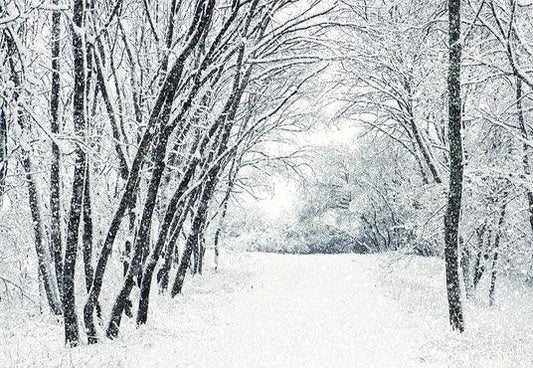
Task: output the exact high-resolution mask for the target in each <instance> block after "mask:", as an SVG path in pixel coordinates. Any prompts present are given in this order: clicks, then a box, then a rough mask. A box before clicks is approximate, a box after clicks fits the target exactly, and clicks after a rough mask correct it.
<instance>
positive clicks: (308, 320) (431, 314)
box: [0, 253, 533, 368]
mask: <svg viewBox="0 0 533 368" xmlns="http://www.w3.org/2000/svg"><path fill="white" fill-rule="evenodd" d="M226 259H227V260H228V259H229V260H230V262H226V264H225V267H224V268H223V269H222V270H221V271H220V272H219V274H214V273H213V272H212V271H209V272H207V274H206V275H204V276H201V277H197V278H196V279H194V280H192V281H191V280H187V281H188V283H186V285H187V287H186V289H185V290H184V295H183V296H180V297H178V298H177V300H168V299H166V298H160V297H158V296H155V297H154V299H153V304H152V311H151V314H150V317H149V322H148V325H147V326H146V327H144V328H143V329H142V330H141V331H135V329H134V326H133V323H132V321H128V323H127V325H126V326H125V328H124V329H123V335H121V336H120V338H119V340H117V341H114V342H105V343H103V344H99V345H97V346H90V347H88V346H83V347H81V348H79V349H74V350H70V351H69V350H65V349H64V348H63V346H62V328H61V326H58V325H56V324H53V323H52V322H50V321H46V320H42V319H41V320H36V319H37V318H38V317H33V318H28V317H26V320H25V322H24V323H23V327H22V328H20V329H19V330H11V331H9V332H8V330H6V329H3V330H1V331H0V339H1V340H2V342H3V343H2V347H1V348H0V362H1V363H0V366H4V365H5V364H6V362H8V363H7V366H13V367H58V366H61V367H70V366H72V367H362V368H367V367H530V366H532V362H533V338H532V334H531V332H530V331H531V329H532V328H531V326H532V322H533V320H532V319H533V318H532V317H531V315H532V313H531V309H532V308H533V295H532V293H531V291H529V290H526V289H525V288H524V289H518V288H517V287H513V288H510V290H511V291H512V292H511V294H508V293H505V292H503V289H502V290H500V293H499V295H498V297H499V298H500V299H499V300H500V301H501V302H500V303H499V304H498V305H497V306H496V307H494V308H492V309H490V308H488V307H486V306H484V303H483V301H478V302H475V303H474V304H468V305H467V311H466V316H467V321H466V322H467V332H466V333H465V334H463V335H457V334H455V333H452V332H450V331H449V330H448V327H447V312H446V309H445V306H446V304H445V299H444V297H445V296H444V292H443V291H444V281H443V280H444V274H443V266H442V262H441V261H439V260H438V259H424V258H418V257H414V258H411V259H407V260H403V261H394V262H393V260H395V259H398V257H397V256H392V255H336V256H324V255H314V256H289V255H273V254H254V253H243V254H234V255H228V256H227V258H226ZM515 293H516V294H515ZM37 322H38V323H37ZM32 326H33V328H32ZM35 326H37V327H35Z"/></svg>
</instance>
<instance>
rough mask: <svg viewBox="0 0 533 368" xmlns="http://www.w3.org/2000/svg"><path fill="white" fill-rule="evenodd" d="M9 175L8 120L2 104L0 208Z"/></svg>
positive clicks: (0, 123) (0, 125)
mask: <svg viewBox="0 0 533 368" xmlns="http://www.w3.org/2000/svg"><path fill="white" fill-rule="evenodd" d="M6 177H7V120H6V117H5V115H4V107H3V106H0V208H1V207H2V203H3V198H4V193H5V190H6Z"/></svg>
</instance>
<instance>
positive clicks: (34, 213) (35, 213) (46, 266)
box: [22, 151, 62, 316]
mask: <svg viewBox="0 0 533 368" xmlns="http://www.w3.org/2000/svg"><path fill="white" fill-rule="evenodd" d="M22 154H23V159H22V160H23V161H22V164H23V166H24V171H25V172H26V182H27V185H28V198H29V202H30V212H31V219H32V222H33V232H34V235H35V250H36V252H37V263H38V266H39V274H40V275H41V278H42V281H43V288H44V291H45V293H46V299H47V300H48V304H49V305H50V309H51V310H52V312H53V313H54V314H55V315H57V316H58V315H61V314H62V310H61V301H60V298H59V292H58V290H57V289H56V283H55V281H54V277H53V271H52V269H51V265H52V260H51V258H50V250H49V249H48V247H47V246H46V244H45V242H44V238H43V224H42V220H41V210H40V207H39V197H38V194H37V186H36V185H35V181H34V180H33V176H32V167H31V161H30V155H29V152H27V151H23V152H22Z"/></svg>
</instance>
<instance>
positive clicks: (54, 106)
mask: <svg viewBox="0 0 533 368" xmlns="http://www.w3.org/2000/svg"><path fill="white" fill-rule="evenodd" d="M53 4H54V5H57V4H59V0H54V2H53ZM60 27H61V12H59V11H54V12H53V13H52V37H51V38H52V81H51V92H50V115H51V118H52V119H51V121H50V131H51V132H52V134H54V135H57V134H59V132H60V124H59V97H60V91H61V74H60V73H61V63H60V59H59V57H60V53H61V42H60V36H61V34H60V32H61V30H60ZM60 162H61V153H60V151H59V147H58V145H57V144H56V142H55V141H52V164H51V168H50V212H51V224H50V243H51V246H52V250H53V254H54V264H55V270H56V278H57V286H58V288H59V293H60V295H61V300H63V245H62V241H61V181H60V177H59V167H60V166H59V165H60Z"/></svg>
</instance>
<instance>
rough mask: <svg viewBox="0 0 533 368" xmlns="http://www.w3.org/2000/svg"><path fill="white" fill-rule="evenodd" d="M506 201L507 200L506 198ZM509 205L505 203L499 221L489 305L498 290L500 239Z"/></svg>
mask: <svg viewBox="0 0 533 368" xmlns="http://www.w3.org/2000/svg"><path fill="white" fill-rule="evenodd" d="M504 200H506V199H505V198H504ZM506 207H507V204H506V203H505V204H504V205H503V206H502V210H501V212H500V218H499V220H498V229H497V230H496V237H495V239H494V255H493V258H492V272H491V277H490V290H489V305H490V306H493V305H494V290H495V288H496V276H497V273H498V270H497V266H498V256H499V252H500V239H501V233H502V226H503V221H504V219H505V210H506Z"/></svg>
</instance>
